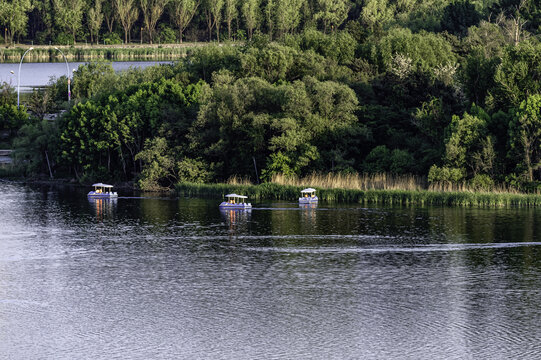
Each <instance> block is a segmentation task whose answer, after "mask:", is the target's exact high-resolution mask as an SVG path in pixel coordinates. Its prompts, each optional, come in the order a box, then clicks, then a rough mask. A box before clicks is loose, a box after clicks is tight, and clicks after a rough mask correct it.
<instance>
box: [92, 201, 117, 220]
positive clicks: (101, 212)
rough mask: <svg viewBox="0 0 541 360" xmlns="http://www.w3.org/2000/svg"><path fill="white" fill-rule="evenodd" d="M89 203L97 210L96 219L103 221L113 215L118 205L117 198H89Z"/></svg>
mask: <svg viewBox="0 0 541 360" xmlns="http://www.w3.org/2000/svg"><path fill="white" fill-rule="evenodd" d="M88 203H89V204H90V205H91V206H92V207H93V209H94V211H95V212H96V219H97V220H98V221H102V220H103V219H107V218H111V217H113V214H114V213H115V210H116V206H117V199H116V198H110V199H107V198H91V197H89V198H88Z"/></svg>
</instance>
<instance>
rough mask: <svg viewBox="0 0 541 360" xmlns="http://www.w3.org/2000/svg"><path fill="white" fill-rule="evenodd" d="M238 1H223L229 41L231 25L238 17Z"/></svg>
mask: <svg viewBox="0 0 541 360" xmlns="http://www.w3.org/2000/svg"><path fill="white" fill-rule="evenodd" d="M237 6H238V0H224V19H225V22H226V24H227V39H228V40H231V23H232V22H233V20H235V19H236V18H237V16H238V13H239V11H238V9H237Z"/></svg>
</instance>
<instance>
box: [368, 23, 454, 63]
mask: <svg viewBox="0 0 541 360" xmlns="http://www.w3.org/2000/svg"><path fill="white" fill-rule="evenodd" d="M374 45H375V46H374ZM374 45H372V46H371V47H370V48H368V47H367V46H366V45H365V47H364V51H365V52H366V53H367V54H366V55H367V56H368V57H369V58H370V59H371V61H372V62H373V63H374V64H376V65H377V66H378V67H379V69H380V71H384V70H390V69H391V67H392V59H393V57H394V56H395V55H396V54H401V55H403V56H406V57H408V58H410V59H411V61H412V65H413V66H414V68H417V69H421V70H423V71H427V70H432V69H434V68H435V67H437V66H438V65H445V64H449V63H450V64H453V63H455V62H456V55H455V53H454V52H453V49H452V47H451V44H449V42H448V41H447V40H446V39H445V38H444V37H443V36H441V35H437V34H433V33H428V32H424V31H422V32H420V33H416V34H415V33H412V32H411V31H410V30H409V29H402V28H396V29H392V30H390V31H389V32H388V33H387V34H386V35H385V36H384V37H382V38H381V40H379V41H378V42H377V44H374ZM368 51H370V53H368Z"/></svg>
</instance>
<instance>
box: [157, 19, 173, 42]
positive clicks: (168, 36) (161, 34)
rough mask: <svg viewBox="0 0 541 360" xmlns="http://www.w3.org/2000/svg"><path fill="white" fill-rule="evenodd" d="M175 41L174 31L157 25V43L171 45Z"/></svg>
mask: <svg viewBox="0 0 541 360" xmlns="http://www.w3.org/2000/svg"><path fill="white" fill-rule="evenodd" d="M176 41H177V35H176V33H175V31H174V30H173V29H172V28H171V27H170V26H167V25H165V24H163V23H162V24H160V25H158V42H160V43H162V44H173V43H175V42H176Z"/></svg>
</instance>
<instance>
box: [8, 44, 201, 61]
mask: <svg viewBox="0 0 541 360" xmlns="http://www.w3.org/2000/svg"><path fill="white" fill-rule="evenodd" d="M197 46H201V44H183V45H176V46H171V45H169V46H166V45H164V46H149V45H141V46H137V45H131V46H129V47H122V46H115V45H112V46H96V45H93V46H84V45H83V46H58V47H57V48H58V49H60V50H61V51H62V53H61V52H60V51H59V50H57V49H56V48H55V47H56V46H33V49H32V51H29V52H28V53H27V54H26V55H25V57H24V59H25V60H26V61H30V62H63V61H64V57H63V56H62V54H64V56H65V57H66V60H67V61H70V62H71V61H98V60H109V61H128V60H177V59H179V58H182V57H185V56H186V55H187V54H188V53H189V52H190V51H191V50H192V49H193V48H195V47H197ZM28 49H29V46H26V47H10V48H0V60H2V62H12V63H18V62H19V61H20V60H21V57H22V56H23V54H24V53H25V52H26V50H28Z"/></svg>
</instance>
